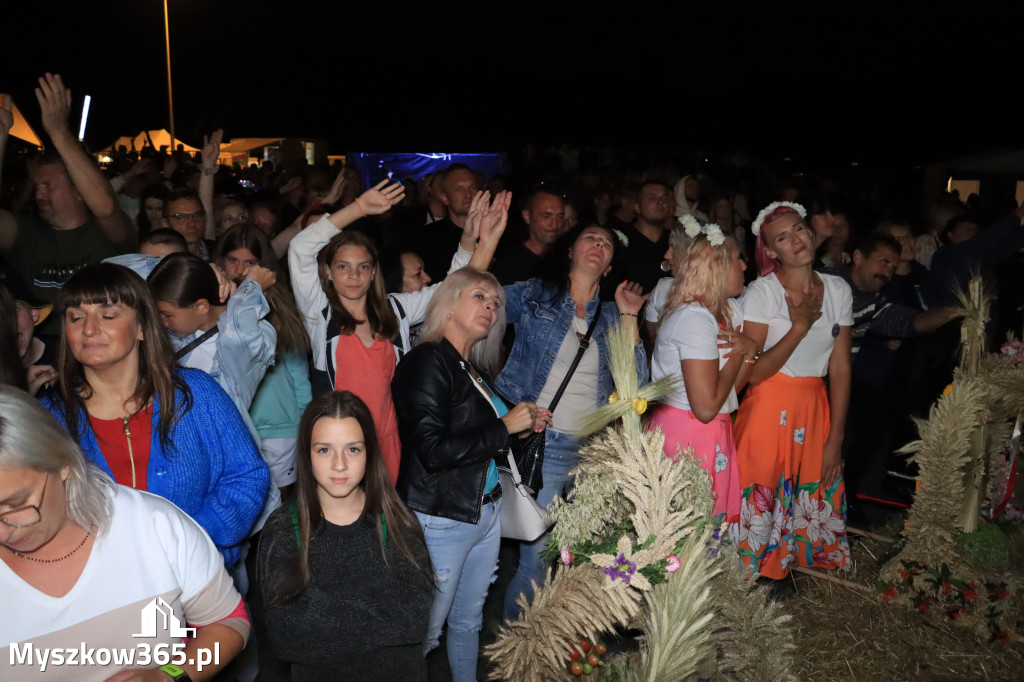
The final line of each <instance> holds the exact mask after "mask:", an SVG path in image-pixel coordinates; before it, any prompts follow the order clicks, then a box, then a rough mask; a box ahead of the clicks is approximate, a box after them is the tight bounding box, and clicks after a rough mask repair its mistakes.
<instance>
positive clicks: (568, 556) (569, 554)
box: [562, 547, 576, 566]
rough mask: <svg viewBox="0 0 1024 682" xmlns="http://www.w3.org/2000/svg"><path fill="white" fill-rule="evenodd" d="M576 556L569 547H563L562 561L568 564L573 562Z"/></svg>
mask: <svg viewBox="0 0 1024 682" xmlns="http://www.w3.org/2000/svg"><path fill="white" fill-rule="evenodd" d="M575 558H576V557H574V556H573V554H572V552H570V551H569V548H568V547H563V548H562V563H563V564H565V565H566V566H568V565H569V564H571V563H572V560H573V559H575Z"/></svg>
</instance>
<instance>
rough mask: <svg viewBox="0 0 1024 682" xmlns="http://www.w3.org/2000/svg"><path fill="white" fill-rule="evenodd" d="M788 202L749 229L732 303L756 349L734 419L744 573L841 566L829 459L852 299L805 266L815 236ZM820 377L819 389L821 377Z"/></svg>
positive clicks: (846, 365)
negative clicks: (746, 268) (746, 258)
mask: <svg viewBox="0 0 1024 682" xmlns="http://www.w3.org/2000/svg"><path fill="white" fill-rule="evenodd" d="M805 216H806V212H805V211H804V208H803V207H802V206H800V205H799V204H793V203H789V202H777V203H773V204H770V205H769V206H768V207H766V208H765V209H764V210H762V211H761V213H760V214H759V215H758V216H757V219H756V220H755V221H754V223H753V225H751V233H752V234H753V235H755V236H756V237H757V244H756V247H755V255H756V260H757V266H758V270H759V273H760V277H759V278H758V279H756V280H755V281H754V282H752V283H751V284H750V286H748V287H747V291H746V293H745V295H744V297H743V302H742V303H743V319H744V332H745V333H746V334H747V335H749V336H750V337H752V338H753V339H754V340H755V341H757V343H758V344H759V346H762V347H763V348H764V352H763V353H762V354H761V355H760V357H759V359H758V362H757V364H756V365H754V366H753V367H752V368H751V371H750V373H749V377H748V382H749V384H750V388H749V390H748V392H747V395H746V397H745V398H744V400H743V402H742V403H741V404H740V408H739V414H738V416H737V419H736V424H735V430H736V455H737V461H738V463H739V472H740V484H741V486H742V487H743V499H742V501H741V505H740V525H739V529H738V532H737V535H736V537H737V540H738V545H739V552H740V556H741V558H742V559H743V561H744V562H745V563H746V565H747V566H748V568H749V569H750V570H751V571H754V572H757V573H760V575H761V576H764V577H767V578H772V579H781V578H785V577H786V575H788V573H789V567H790V566H791V565H799V566H819V567H825V568H838V567H846V566H848V565H849V561H850V549H849V543H848V542H847V539H846V492H845V486H844V485H843V480H842V460H841V457H840V452H841V447H842V440H843V428H844V424H845V421H846V409H847V405H848V403H849V399H850V348H851V335H850V328H851V326H852V325H853V314H852V294H851V291H850V287H849V285H848V284H847V283H846V282H845V281H843V280H842V279H841V278H840V277H835V276H831V275H825V274H818V273H816V272H814V270H813V269H812V265H813V263H814V252H815V234H814V231H813V230H812V229H811V228H810V227H809V226H808V224H807V222H805V220H804V218H805ZM826 375H827V376H828V389H827V391H826V387H825V382H824V380H823V377H825V376H826Z"/></svg>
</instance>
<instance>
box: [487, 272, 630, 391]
mask: <svg viewBox="0 0 1024 682" xmlns="http://www.w3.org/2000/svg"><path fill="white" fill-rule="evenodd" d="M505 299H506V301H505V314H506V316H507V318H508V322H509V324H512V325H515V330H516V341H515V344H514V345H513V346H512V352H511V353H510V354H509V356H508V361H507V362H506V363H505V367H504V369H502V370H501V374H499V375H498V379H497V381H496V382H495V385H496V387H497V389H498V392H499V393H501V394H502V395H503V396H504V397H505V398H506V399H507V400H509V401H510V402H511V403H512V404H513V405H514V404H516V403H520V402H524V401H526V402H535V401H536V400H537V396H539V395H540V392H541V390H542V389H543V388H544V383H545V382H546V381H547V379H548V375H549V374H550V373H551V366H552V365H553V364H554V362H555V357H556V356H557V355H558V349H559V347H560V346H561V345H562V341H564V340H565V335H566V334H567V333H569V328H570V327H571V326H572V318H573V317H574V316H575V315H576V303H575V302H574V301H573V300H572V297H571V296H569V294H568V292H559V293H558V294H556V295H555V296H554V297H552V296H551V291H550V289H549V290H545V289H544V284H543V282H542V281H541V280H539V279H531V280H527V281H525V282H516V283H515V284H510V285H508V286H506V287H505ZM598 303H599V301H598V298H597V297H596V296H595V297H594V298H593V299H592V300H591V301H590V302H589V303H587V305H586V313H587V324H590V320H592V319H593V316H594V313H595V312H596V311H597V306H598ZM600 305H601V306H602V308H601V319H600V320H598V322H597V328H596V329H595V330H594V335H593V338H592V340H596V341H597V348H598V367H599V368H600V378H599V380H598V389H597V390H598V394H597V395H596V396H594V408H595V409H596V408H597V407H599V406H600V405H603V404H604V403H605V402H606V401H607V400H608V396H609V395H611V394H612V391H614V390H615V384H614V383H613V382H612V373H611V370H610V369H609V367H608V361H609V357H608V352H609V351H608V330H609V329H610V328H611V327H613V326H615V325H617V324H619V309H618V307H617V306H616V305H615V303H614V302H612V301H607V302H605V303H601V304H600ZM634 350H635V352H636V368H637V369H636V371H637V376H638V377H639V379H640V383H641V385H643V384H646V383H647V380H648V377H649V375H650V371H649V368H648V367H647V354H646V353H645V352H644V347H643V344H637V345H636V346H635V347H634Z"/></svg>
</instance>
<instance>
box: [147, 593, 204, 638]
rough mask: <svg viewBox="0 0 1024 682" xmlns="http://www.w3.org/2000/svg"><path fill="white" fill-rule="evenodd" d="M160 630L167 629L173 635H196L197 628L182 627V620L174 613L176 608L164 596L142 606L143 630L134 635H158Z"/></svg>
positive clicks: (154, 598)
mask: <svg viewBox="0 0 1024 682" xmlns="http://www.w3.org/2000/svg"><path fill="white" fill-rule="evenodd" d="M160 630H166V631H167V634H168V635H170V636H171V637H195V636H196V629H195V628H183V627H181V621H179V620H178V617H177V616H175V615H174V609H172V608H171V605H170V604H168V603H167V602H165V601H164V600H163V598H162V597H153V599H152V601H150V602H149V603H148V604H146V605H145V606H144V607H143V608H142V632H141V633H140V634H137V635H132V637H156V633H157V632H158V631H160Z"/></svg>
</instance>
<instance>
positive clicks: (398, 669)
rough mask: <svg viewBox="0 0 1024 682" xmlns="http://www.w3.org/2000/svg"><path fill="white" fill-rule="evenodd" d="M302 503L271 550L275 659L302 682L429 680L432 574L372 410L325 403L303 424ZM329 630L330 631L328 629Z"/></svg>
mask: <svg viewBox="0 0 1024 682" xmlns="http://www.w3.org/2000/svg"><path fill="white" fill-rule="evenodd" d="M298 450H299V453H300V455H299V457H298V458H297V461H296V463H297V469H298V471H297V478H296V482H295V487H294V489H293V490H292V493H291V495H290V497H291V499H290V500H289V501H288V502H286V503H285V505H284V506H283V507H281V509H279V510H278V511H276V512H275V513H274V514H273V515H272V516H271V517H270V519H269V520H268V522H267V525H266V526H265V527H264V530H263V537H262V539H261V540H260V550H259V563H258V565H259V573H260V586H261V591H262V594H263V598H264V601H265V604H266V615H267V618H266V621H267V627H268V631H269V634H270V641H271V645H272V648H273V651H274V653H275V654H276V655H277V656H278V657H279V658H280V659H282V660H283V661H285V662H287V663H289V664H290V665H291V679H293V680H296V681H298V680H306V679H333V678H337V677H339V672H338V668H339V666H342V667H343V669H344V674H343V675H340V676H341V677H344V678H345V679H365V680H370V679H372V680H388V679H403V680H425V679H426V666H425V664H424V661H423V640H424V637H425V635H426V631H427V616H428V614H429V610H430V604H431V602H432V600H433V592H434V590H433V577H432V576H433V573H432V569H431V564H430V558H429V556H428V554H427V548H426V543H425V541H424V538H423V532H422V531H421V530H420V525H419V523H418V522H417V520H416V517H415V516H413V514H412V513H411V512H410V511H409V510H408V509H407V508H406V507H405V505H404V504H402V501H401V500H400V499H399V498H398V494H397V493H396V492H395V490H394V488H393V487H392V486H391V481H390V480H389V479H388V472H387V468H386V466H385V464H384V460H383V458H382V456H381V450H380V445H379V442H378V440H377V434H376V429H375V428H374V425H373V419H372V417H371V416H370V411H369V409H368V408H367V406H366V404H365V403H363V401H361V400H360V399H359V398H358V397H356V396H355V395H353V394H352V393H349V392H347V391H345V392H330V393H322V394H320V395H318V396H316V398H314V399H313V401H312V402H311V403H310V404H309V406H308V407H307V408H306V411H305V412H304V413H303V415H302V420H301V422H300V425H299V437H298ZM325 626H328V627H325Z"/></svg>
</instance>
